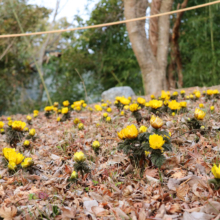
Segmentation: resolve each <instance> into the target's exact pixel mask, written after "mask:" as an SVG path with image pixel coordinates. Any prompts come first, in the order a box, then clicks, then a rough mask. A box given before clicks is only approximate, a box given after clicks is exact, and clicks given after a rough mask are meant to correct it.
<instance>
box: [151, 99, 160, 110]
mask: <svg viewBox="0 0 220 220" xmlns="http://www.w3.org/2000/svg"><path fill="white" fill-rule="evenodd" d="M162 105H163V102H162V101H158V100H150V101H149V106H150V107H151V108H153V109H158V108H160V107H162Z"/></svg>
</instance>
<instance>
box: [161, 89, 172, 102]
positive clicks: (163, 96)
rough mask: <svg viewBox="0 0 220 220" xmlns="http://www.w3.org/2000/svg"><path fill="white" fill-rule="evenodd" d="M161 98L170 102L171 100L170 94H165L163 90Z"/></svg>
mask: <svg viewBox="0 0 220 220" xmlns="http://www.w3.org/2000/svg"><path fill="white" fill-rule="evenodd" d="M160 98H161V99H162V100H169V99H170V92H165V91H164V90H162V91H161V96H160Z"/></svg>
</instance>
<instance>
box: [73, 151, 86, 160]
mask: <svg viewBox="0 0 220 220" xmlns="http://www.w3.org/2000/svg"><path fill="white" fill-rule="evenodd" d="M73 159H74V161H76V162H83V161H85V160H86V157H85V155H84V153H83V152H82V151H80V152H76V153H75V154H74V156H73Z"/></svg>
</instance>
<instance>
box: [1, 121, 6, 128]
mask: <svg viewBox="0 0 220 220" xmlns="http://www.w3.org/2000/svg"><path fill="white" fill-rule="evenodd" d="M4 124H5V123H4V122H3V121H0V129H1V128H3V126H4Z"/></svg>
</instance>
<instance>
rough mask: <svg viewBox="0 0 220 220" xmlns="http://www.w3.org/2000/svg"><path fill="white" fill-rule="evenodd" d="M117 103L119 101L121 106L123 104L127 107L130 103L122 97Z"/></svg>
mask: <svg viewBox="0 0 220 220" xmlns="http://www.w3.org/2000/svg"><path fill="white" fill-rule="evenodd" d="M119 101H120V102H121V104H123V105H129V104H130V102H131V101H130V100H129V99H126V98H124V97H122V98H121V99H120V100H119Z"/></svg>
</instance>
